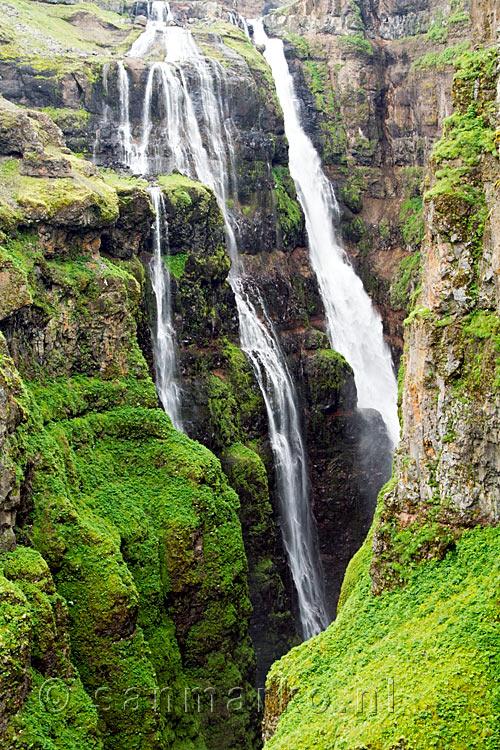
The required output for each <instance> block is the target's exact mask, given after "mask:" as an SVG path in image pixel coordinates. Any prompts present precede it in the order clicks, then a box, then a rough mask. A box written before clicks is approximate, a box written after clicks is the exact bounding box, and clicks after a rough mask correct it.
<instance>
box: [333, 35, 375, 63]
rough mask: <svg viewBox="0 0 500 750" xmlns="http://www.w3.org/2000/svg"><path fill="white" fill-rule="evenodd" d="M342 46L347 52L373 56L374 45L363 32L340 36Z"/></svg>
mask: <svg viewBox="0 0 500 750" xmlns="http://www.w3.org/2000/svg"><path fill="white" fill-rule="evenodd" d="M339 44H340V47H341V48H343V49H344V50H345V51H346V52H347V53H349V54H351V55H355V56H358V55H360V56H362V57H373V47H372V45H371V43H370V41H369V40H368V39H366V37H365V36H364V35H363V33H362V32H360V31H358V32H356V33H354V34H344V35H342V36H339Z"/></svg>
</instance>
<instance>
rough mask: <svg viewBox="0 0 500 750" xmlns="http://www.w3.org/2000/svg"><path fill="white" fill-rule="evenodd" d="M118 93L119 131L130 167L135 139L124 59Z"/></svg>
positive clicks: (120, 63) (125, 162)
mask: <svg viewBox="0 0 500 750" xmlns="http://www.w3.org/2000/svg"><path fill="white" fill-rule="evenodd" d="M118 93H119V101H120V125H119V127H118V133H119V136H120V140H121V143H122V148H123V157H124V158H123V162H124V165H125V166H126V167H130V166H131V165H132V160H133V155H134V141H133V139H132V130H131V128H130V86H129V82H128V74H127V71H126V70H125V65H124V64H123V61H122V60H120V61H119V62H118Z"/></svg>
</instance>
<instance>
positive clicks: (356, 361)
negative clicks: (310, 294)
mask: <svg viewBox="0 0 500 750" xmlns="http://www.w3.org/2000/svg"><path fill="white" fill-rule="evenodd" d="M254 38H255V41H256V42H257V43H258V44H263V45H264V46H265V53H264V56H265V58H266V60H267V61H268V63H269V65H270V66H271V69H272V73H273V77H274V81H275V84H276V91H277V94H278V98H279V100H280V103H281V106H282V108H283V114H284V118H285V133H286V136H287V138H288V143H289V159H290V173H291V175H292V178H293V180H294V182H295V187H296V190H297V195H298V198H299V201H300V204H301V206H302V209H303V211H304V215H305V218H306V229H307V236H308V240H309V252H310V257H311V265H312V267H313V270H314V272H315V273H316V276H317V279H318V285H319V288H320V292H321V297H322V299H323V304H324V306H325V311H326V316H327V322H328V333H329V338H330V343H331V345H332V347H333V348H334V349H336V351H338V352H340V354H342V355H343V356H344V357H345V359H346V360H347V361H348V362H349V364H350V365H351V367H352V369H353V371H354V378H355V382H356V388H357V391H358V406H360V407H371V408H374V409H377V410H378V411H379V412H380V414H381V415H382V417H383V419H384V422H385V425H386V427H387V431H388V433H389V437H390V438H391V441H392V443H393V444H395V443H396V442H397V441H398V439H399V420H398V414H397V385H396V379H395V377H394V372H393V368H392V361H391V355H390V352H389V348H388V347H387V345H386V344H385V342H384V338H383V332H382V321H381V318H380V316H379V315H378V313H377V312H376V311H375V309H374V308H373V305H372V303H371V300H370V298H369V296H368V294H367V293H366V291H365V289H364V287H363V283H362V282H361V279H360V278H359V277H358V276H357V275H356V273H355V272H354V269H353V267H352V266H351V264H350V263H349V261H348V259H347V258H346V255H345V252H344V250H343V248H342V247H341V245H340V244H339V241H338V239H337V237H336V234H335V224H336V222H337V220H338V214H339V211H338V205H337V201H336V198H335V194H334V192H333V188H332V186H331V184H330V182H329V180H328V178H327V177H326V175H325V174H324V172H323V170H322V168H321V160H320V157H319V155H318V153H317V151H316V149H315V148H314V146H313V144H312V142H311V140H310V139H309V138H308V136H307V135H306V133H305V132H304V130H303V128H302V126H301V124H300V107H299V101H298V99H297V96H296V94H295V89H294V84H293V78H292V76H291V75H290V72H289V70H288V64H287V62H286V58H285V53H284V50H283V42H282V41H281V39H269V38H268V37H267V35H266V33H265V31H264V25H263V23H262V21H261V20H258V21H255V23H254Z"/></svg>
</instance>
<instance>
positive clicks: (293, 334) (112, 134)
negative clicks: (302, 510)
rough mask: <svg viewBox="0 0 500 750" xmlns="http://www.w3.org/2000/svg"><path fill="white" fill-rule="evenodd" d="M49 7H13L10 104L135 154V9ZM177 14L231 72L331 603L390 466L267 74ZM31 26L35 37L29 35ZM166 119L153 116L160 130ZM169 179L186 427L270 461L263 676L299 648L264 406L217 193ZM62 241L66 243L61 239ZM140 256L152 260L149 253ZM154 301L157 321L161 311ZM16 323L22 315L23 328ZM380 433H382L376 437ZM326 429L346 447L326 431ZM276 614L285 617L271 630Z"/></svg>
mask: <svg viewBox="0 0 500 750" xmlns="http://www.w3.org/2000/svg"><path fill="white" fill-rule="evenodd" d="M32 5H33V4H32ZM37 9H38V6H36V5H34V10H33V8H30V13H27V12H26V9H25V8H24V6H21V5H18V4H17V3H16V2H15V0H14V2H12V3H11V4H10V5H9V6H8V9H7V18H8V23H7V25H6V31H5V41H4V43H3V44H2V46H1V48H0V76H1V78H0V92H2V93H3V94H4V95H5V96H6V97H8V98H9V99H10V100H11V101H13V102H17V103H19V104H22V105H24V106H30V107H36V108H38V109H43V110H44V111H45V112H46V113H49V114H50V116H51V117H52V118H53V119H54V120H55V121H56V122H57V123H58V124H59V126H60V127H61V128H62V130H63V132H64V135H65V137H66V139H67V142H68V144H69V145H70V146H71V148H72V149H74V150H76V151H78V152H83V153H85V154H87V155H92V157H93V159H94V161H95V162H96V163H97V164H99V165H101V166H104V167H110V166H116V164H120V163H123V148H122V143H121V141H120V138H119V132H118V128H119V123H120V116H121V115H120V102H119V90H118V80H117V61H118V60H120V59H122V58H123V55H124V51H125V50H126V49H128V48H129V47H130V44H131V43H132V41H133V40H134V39H135V38H136V37H137V36H138V34H139V33H140V31H141V30H142V27H140V26H138V25H137V24H135V23H134V22H133V15H132V16H130V15H128V14H127V12H126V13H125V14H124V15H118V14H116V13H114V12H112V11H111V10H109V9H106V10H102V9H99V8H91V7H87V6H85V9H83V7H82V9H78V8H76V7H75V6H62V5H59V4H57V3H56V4H54V5H51V6H50V7H45V6H44V14H45V17H46V18H47V19H48V21H47V24H46V30H44V34H43V35H41V33H40V29H39V21H40V19H39V17H38V14H37V13H38V11H37ZM129 10H131V11H133V14H134V13H135V14H136V15H137V14H138V15H139V16H140V15H141V13H143V12H145V7H143V6H142V5H140V4H139V5H137V6H136V7H132V6H131V7H130V8H125V11H129ZM172 10H173V12H174V13H175V14H176V17H177V18H178V20H180V21H181V22H182V23H185V24H187V25H189V27H190V28H191V29H192V30H193V33H194V35H195V38H196V40H197V42H198V44H199V45H200V47H201V48H202V50H203V52H204V54H206V55H208V56H209V57H212V58H214V59H215V60H217V61H219V62H221V63H222V66H223V70H224V81H225V87H226V90H225V101H226V102H227V108H228V113H227V116H228V121H230V122H231V127H232V132H233V142H234V149H235V164H236V170H235V171H236V174H235V179H236V183H237V184H236V189H235V197H234V199H233V202H234V206H231V210H234V211H235V212H236V213H237V217H238V218H237V224H238V235H239V247H240V250H241V251H242V253H243V254H244V257H245V263H246V266H247V268H248V270H249V273H250V274H251V276H252V279H253V280H254V282H255V284H256V286H258V288H259V289H260V290H261V291H262V294H263V296H264V298H265V300H266V304H267V305H268V308H269V311H270V314H271V317H272V319H273V321H274V322H275V325H276V328H277V331H278V335H279V336H280V340H281V344H282V347H283V349H284V351H285V352H286V354H287V356H288V358H289V363H290V366H291V368H292V370H293V373H294V376H295V379H296V382H297V386H298V389H299V392H300V395H301V398H302V400H303V404H304V406H305V407H306V424H305V429H306V432H307V436H308V452H309V456H310V459H311V471H312V492H313V504H314V512H315V515H316V517H317V520H318V522H319V537H320V545H321V549H322V551H323V561H324V565H325V571H326V575H327V582H328V590H329V598H330V603H331V609H332V612H333V611H334V609H335V604H336V600H337V597H338V593H339V590H340V582H341V579H342V576H343V572H344V569H345V566H346V564H347V562H348V560H349V558H350V557H351V555H352V554H353V552H354V551H355V550H356V549H357V547H358V546H359V544H360V542H361V539H362V538H363V537H364V535H365V533H366V531H367V529H368V526H369V523H370V519H371V516H372V513H373V508H374V503H375V497H376V493H377V491H378V489H379V487H380V485H381V483H382V481H383V479H384V477H385V476H386V468H385V467H383V466H380V465H379V464H378V463H377V470H376V471H373V470H372V469H373V465H374V464H373V463H372V464H370V462H369V461H368V462H367V464H366V466H367V468H366V469H365V468H364V466H361V467H360V465H359V461H358V457H359V455H360V453H364V451H363V448H362V441H363V440H364V438H365V437H366V433H367V430H366V429H365V428H366V424H367V422H366V420H364V419H363V418H362V417H361V416H360V415H358V414H357V413H356V411H355V409H354V404H355V397H354V390H353V389H354V386H353V381H352V374H351V372H350V370H349V368H348V367H346V366H345V363H343V362H341V361H340V360H339V359H338V358H336V357H334V356H332V352H331V351H330V350H329V348H328V343H327V340H326V336H325V334H324V331H325V323H324V312H323V310H322V305H321V301H320V298H319V294H318V290H317V285H316V281H315V279H314V275H313V274H312V271H311V269H310V266H309V262H308V256H307V252H306V250H305V249H304V225H303V217H302V214H301V211H300V209H299V207H298V205H297V202H296V199H295V192H294V188H293V183H292V181H291V179H290V176H289V173H288V168H287V148H286V143H285V139H284V135H283V122H282V117H281V112H280V110H279V106H278V104H277V100H276V96H275V93H274V90H273V86H272V81H271V77H270V71H269V69H268V67H267V65H266V63H265V62H264V60H263V58H262V57H261V56H260V54H259V53H258V52H257V51H256V50H255V49H254V48H253V47H252V46H251V45H250V44H249V43H248V41H247V40H246V38H245V36H244V34H243V32H242V31H241V30H240V29H238V28H237V27H236V26H234V25H232V24H229V23H228V21H231V20H234V18H233V17H234V13H233V16H232V15H231V11H229V10H228V9H225V8H223V7H222V6H218V5H216V4H207V3H202V2H192V3H189V4H187V3H175V2H174V3H172ZM21 21H22V23H23V24H24V26H23V28H24V36H23V38H20V36H19V31H18V29H19V23H20V22H21ZM63 40H64V41H63ZM126 67H127V71H128V74H129V79H130V118H131V125H132V131H133V134H134V136H135V137H136V138H138V137H139V136H140V132H141V128H142V114H143V110H142V105H143V100H144V92H145V86H146V79H147V63H145V62H144V61H140V60H133V59H130V60H127V61H126ZM195 99H196V97H195ZM195 105H196V101H195ZM157 127H158V119H157V118H156V116H155V115H154V117H153V128H157ZM157 135H158V136H160V133H158V134H157ZM153 137H154V133H153ZM159 171H161V164H160V165H159ZM165 184H166V186H167V187H168V188H169V189H168V190H167V192H166V196H167V210H168V214H169V224H170V245H171V254H172V261H171V262H172V269H171V271H172V277H173V279H172V284H173V286H174V300H175V302H174V307H175V316H176V328H177V332H178V342H179V357H180V368H181V374H182V380H183V389H184V390H183V392H184V415H183V416H184V420H185V423H186V425H187V430H188V433H189V435H190V436H192V437H193V438H195V439H198V440H200V441H201V442H202V443H204V444H205V445H206V446H208V447H209V448H210V449H211V450H214V451H215V452H216V453H217V455H218V456H220V457H221V458H222V459H223V460H224V462H225V466H226V467H227V470H228V473H229V475H230V476H235V477H236V473H237V472H236V473H234V472H233V471H232V469H231V470H230V468H229V467H233V465H234V463H235V461H236V459H237V458H238V456H239V455H240V453H241V455H242V456H243V457H244V459H243V458H242V468H241V470H242V471H243V470H246V469H245V467H247V466H249V467H250V468H249V470H250V469H251V473H252V472H254V466H253V464H252V463H250V464H248V460H249V459H248V456H247V454H246V453H244V452H242V451H239V449H235V448H234V446H235V445H239V444H242V445H245V446H246V450H249V449H250V448H251V449H252V450H253V451H254V454H255V455H254V458H253V459H252V461H257V462H262V461H263V465H264V466H265V470H266V482H265V483H264V484H265V485H266V488H265V491H264V489H263V486H264V485H263V484H262V481H261V479H259V480H258V483H257V485H256V487H255V490H254V489H252V487H253V485H252V484H250V485H249V487H247V488H245V487H243V486H242V484H241V477H239V478H238V479H236V478H235V482H236V483H237V484H238V486H236V484H235V488H236V489H237V490H238V492H239V493H240V495H242V496H243V497H247V498H250V495H251V494H252V493H253V492H255V495H256V497H258V498H262V500H260V499H259V502H258V509H257V518H258V519H260V520H258V521H253V520H252V519H251V515H252V512H253V511H252V507H253V506H251V505H249V507H248V508H247V510H246V511H245V510H244V509H243V515H242V520H243V523H244V526H245V524H249V526H248V532H247V531H245V538H246V539H248V540H254V541H253V542H251V545H253V544H255V550H254V549H251V548H250V547H249V545H248V544H247V554H248V557H249V560H250V568H251V570H250V579H251V580H250V582H251V597H252V601H253V603H254V606H255V610H254V623H260V625H259V626H258V630H257V631H255V630H254V631H253V632H254V641H255V643H258V644H259V645H258V649H259V654H262V660H261V661H260V663H261V665H262V670H261V671H262V673H265V671H266V670H267V667H268V666H269V664H270V663H271V662H272V661H273V659H275V658H277V657H278V656H279V655H280V654H281V653H283V652H284V651H285V650H287V648H288V647H289V646H290V644H291V643H293V642H294V640H293V639H294V635H293V631H294V628H293V625H292V622H291V619H290V607H291V604H290V597H291V594H292V586H291V582H290V580H289V577H288V573H287V568H286V562H285V558H284V553H283V550H282V548H281V541H280V534H279V533H278V532H277V530H276V528H275V525H276V520H277V500H276V492H275V487H274V477H273V470H272V458H271V454H270V448H269V442H268V435H267V420H266V416H265V409H264V404H263V402H262V398H261V396H260V393H259V390H258V386H257V383H256V381H255V379H254V378H253V375H252V372H251V370H250V368H249V366H248V364H247V363H246V360H245V358H244V356H243V355H242V353H241V351H240V350H239V348H238V329H237V316H236V310H235V305H234V300H233V298H232V294H231V292H230V289H229V286H228V284H227V281H226V276H227V272H228V268H229V266H228V260H227V257H226V255H225V251H224V246H223V232H222V224H221V220H220V216H218V218H215V217H216V213H215V212H214V202H213V196H211V195H210V194H208V193H206V192H203V191H201V190H200V189H199V188H198V187H193V186H192V185H191V186H190V187H188V188H187V189H186V186H185V185H184V186H179V185H177V186H176V184H175V181H174V182H171V183H170V185H168V184H167V183H165ZM117 189H118V187H117ZM186 195H187V199H186ZM121 204H122V205H121V209H120V211H121V212H120V218H119V219H118V220H117V221H116V223H115V225H114V226H113V230H112V231H108V230H107V229H106V230H105V231H103V232H102V233H101V243H102V248H103V249H104V250H105V252H106V253H110V254H112V255H113V256H114V257H118V258H125V259H126V258H127V257H128V256H130V255H131V254H133V253H136V252H137V251H140V250H141V248H140V247H139V246H138V245H137V243H140V241H141V240H140V238H141V237H142V234H141V231H142V224H141V227H140V228H139V227H138V224H140V220H139V217H138V215H137V216H136V214H138V212H139V211H140V212H142V213H141V215H142V217H143V218H142V220H143V221H145V222H147V221H148V218H147V217H148V215H149V214H148V207H147V205H146V204H145V203H144V197H143V194H142V198H141V191H140V190H137V187H136V195H135V197H134V201H133V202H130V201H129V200H128V199H127V200H125V199H124V200H122V201H121ZM131 206H133V212H132V211H131V210H130V207H131ZM139 206H140V208H139ZM142 220H141V221H142ZM135 222H137V223H135ZM51 231H52V230H51ZM131 234H133V235H134V237H135V240H134V242H135V245H134V247H133V248H132V244H133V243H132V239H131V237H130V235H131ZM124 239H126V241H124ZM60 242H61V244H64V242H63V239H61V241H60ZM146 250H147V248H146ZM142 257H143V260H144V261H145V262H146V263H147V261H148V257H147V252H146V254H144V255H143V256H142ZM148 310H149V312H148V315H149V318H150V319H151V314H152V307H151V305H149V307H148ZM148 315H145V314H144V315H143V314H142V312H141V315H140V316H139V318H138V335H139V340H140V342H141V345H142V347H143V350H144V351H145V353H146V357H147V358H149V364H150V365H151V360H150V351H149V349H148V340H147V339H148V333H147V332H148V325H147V317H148ZM20 326H21V318H20V320H19V321H18V324H17V329H18V330H20ZM124 335H126V334H124ZM13 336H14V334H13ZM14 338H15V337H14ZM14 338H13V340H14ZM16 346H19V347H20V346H21V343H20V342H17V343H16ZM322 384H323V385H322ZM370 429H371V428H370ZM378 429H379V426H377V425H374V426H373V430H375V432H377V430H378ZM329 430H333V432H334V433H335V434H336V435H337V437H338V439H337V440H328V439H327V438H326V435H327V434H328V431H329ZM227 456H229V457H230V460H229V459H228V461H229V462H228V463H226V458H227ZM259 465H260V464H259ZM259 471H260V470H259ZM248 481H250V479H249V480H248ZM248 502H249V503H250V499H249V500H248ZM271 508H272V510H271ZM251 511H252V512H251ZM245 519H246V520H245ZM332 538H333V540H334V542H333V546H334V547H335V549H336V550H337V551H336V552H335V554H334V555H332V553H331V551H330V550H331V548H332ZM252 581H253V582H254V583H252ZM292 606H293V604H292ZM266 618H267V619H266ZM269 618H271V619H269ZM271 621H273V622H274V623H275V626H273V627H270V626H269V622H271ZM255 627H257V625H255ZM264 655H265V656H264Z"/></svg>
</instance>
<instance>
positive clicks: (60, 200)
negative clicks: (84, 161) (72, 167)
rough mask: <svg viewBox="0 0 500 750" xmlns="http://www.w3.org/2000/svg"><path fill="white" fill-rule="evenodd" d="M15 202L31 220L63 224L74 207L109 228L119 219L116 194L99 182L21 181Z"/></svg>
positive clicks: (83, 179)
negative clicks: (69, 210)
mask: <svg viewBox="0 0 500 750" xmlns="http://www.w3.org/2000/svg"><path fill="white" fill-rule="evenodd" d="M16 197H17V202H18V203H19V205H20V206H22V207H23V209H25V210H29V211H30V212H32V213H33V215H34V216H36V217H40V218H47V219H58V220H60V221H63V220H64V217H65V213H66V212H67V211H68V209H71V211H72V212H73V211H74V207H75V205H77V206H78V205H79V206H81V210H82V211H88V213H89V216H90V217H92V220H93V221H95V222H96V223H102V224H109V223H111V222H112V221H114V220H115V219H117V218H118V213H119V212H118V197H117V195H116V191H115V190H113V189H112V188H111V187H108V186H107V185H106V184H105V183H104V182H103V181H102V180H98V179H95V178H87V177H84V176H83V175H75V176H74V178H72V179H70V178H61V179H44V178H39V177H21V178H20V179H19V189H18V193H17V196H16Z"/></svg>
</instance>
